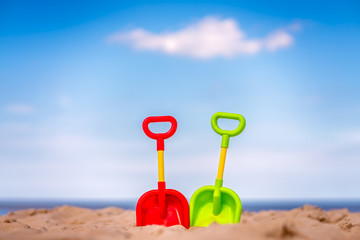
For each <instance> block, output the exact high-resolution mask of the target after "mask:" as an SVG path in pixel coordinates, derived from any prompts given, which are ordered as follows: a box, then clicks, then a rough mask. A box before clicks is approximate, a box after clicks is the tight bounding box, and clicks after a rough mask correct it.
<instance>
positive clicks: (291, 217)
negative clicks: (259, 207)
mask: <svg viewBox="0 0 360 240" xmlns="http://www.w3.org/2000/svg"><path fill="white" fill-rule="evenodd" d="M0 239H59V240H60V239H62V240H66V239H79V240H80V239H84V240H85V239H86V240H91V239H94V240H96V239H101V240H103V239H104V240H105V239H109V240H110V239H111V240H116V239H164V240H169V239H172V240H182V239H206V240H212V239H221V240H226V239H250V240H258V239H304V240H305V239H306V240H309V239H327V240H330V239H342V240H346V239H357V240H359V239H360V213H351V212H349V211H348V210H347V209H342V210H331V211H323V210H322V209H320V208H317V207H313V206H307V205H305V206H303V207H301V208H297V209H293V210H291V211H262V212H258V213H253V212H243V214H242V218H241V223H240V224H229V225H218V224H212V225H210V226H209V227H206V228H201V227H194V228H190V229H189V230H187V229H185V228H183V227H182V226H173V227H169V228H166V227H162V226H146V227H136V226H135V212H134V211H126V210H123V209H120V208H114V207H109V208H105V209H100V210H90V209H85V208H78V207H71V206H62V207H57V208H55V209H53V210H48V209H37V210H35V209H28V210H22V211H17V212H10V213H9V214H7V215H6V216H0Z"/></svg>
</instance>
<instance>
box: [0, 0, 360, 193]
mask: <svg viewBox="0 0 360 240" xmlns="http://www.w3.org/2000/svg"><path fill="white" fill-rule="evenodd" d="M359 10H360V5H359V3H356V2H355V1H330V2H329V1H317V2H314V1H301V2H298V3H289V2H288V1H275V2H272V3H269V2H267V1H247V2H246V1H241V2H240V1H236V2H235V1H207V2H205V1H202V2H192V1H174V2H172V3H166V2H149V1H143V2H141V1H90V2H87V3H86V4H85V3H81V2H76V3H74V2H72V1H51V2H48V1H32V2H30V1H2V2H1V3H0V164H1V167H0V197H29V198H91V199H97V198H106V199H115V198H116V199H119V198H137V197H139V196H140V195H141V194H142V193H144V192H145V191H147V190H150V189H152V188H155V187H156V181H157V166H156V163H157V161H156V156H157V155H156V143H155V141H153V140H151V139H149V138H147V137H146V136H145V134H144V133H143V132H142V128H141V123H142V121H143V119H144V118H145V117H147V116H151V115H172V116H174V117H175V118H176V119H177V120H178V131H177V132H176V133H175V135H174V136H173V137H172V138H170V139H168V140H166V141H165V149H166V152H165V178H166V181H167V185H168V187H170V188H175V189H177V190H180V191H181V192H183V193H184V194H185V196H186V197H188V198H190V196H191V194H192V193H193V192H194V191H195V190H196V189H197V188H198V187H201V186H203V185H208V184H213V183H214V180H215V178H216V171H217V165H218V156H219V153H220V142H221V137H220V136H218V135H216V134H215V133H214V132H213V130H212V129H211V126H210V118H211V116H212V114H213V113H215V112H218V111H225V112H235V113H240V114H242V115H243V116H244V117H245V118H246V120H247V126H246V128H245V130H244V132H243V133H242V134H241V135H239V136H238V137H236V138H232V139H231V140H230V147H229V150H228V158H227V162H226V167H225V174H224V186H227V187H230V188H232V189H234V190H235V191H236V192H237V193H238V194H239V196H240V198H323V197H324V198H326V197H334V198H335V197H360V192H359V190H357V189H356V188H355V187H354V186H355V185H356V184H357V183H358V182H360V174H359V170H360V161H359V159H360V123H359V118H360V94H359V92H360V81H359V79H360V64H359V63H360V57H359V56H360V47H359V43H358V42H359V39H360V16H359V14H358V13H359ZM220 124H221V126H222V127H224V128H234V127H235V126H236V123H234V122H231V121H222V122H220ZM153 127H154V128H153V129H155V130H158V131H161V130H166V129H167V127H168V126H167V125H165V124H164V125H160V126H153Z"/></svg>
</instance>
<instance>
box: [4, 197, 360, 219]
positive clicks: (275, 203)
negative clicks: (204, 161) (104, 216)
mask: <svg viewBox="0 0 360 240" xmlns="http://www.w3.org/2000/svg"><path fill="white" fill-rule="evenodd" d="M136 202H137V199H126V200H85V199H81V200H79V199H72V200H71V199H58V200H55V199H0V215H6V214H8V213H9V212H13V211H18V210H23V209H29V208H35V209H40V208H46V209H53V208H55V207H57V206H62V205H69V206H76V207H83V208H89V209H101V208H106V207H119V208H123V209H127V210H135V208H136ZM241 202H242V207H243V209H242V211H243V212H244V211H250V212H259V211H266V210H291V209H294V208H298V207H301V206H304V205H313V206H317V207H320V208H322V209H324V210H331V209H343V208H347V209H348V210H349V211H350V212H360V199H355V198H353V199H352V198H351V199H350V198H349V199H333V198H332V199H244V200H242V201H241Z"/></svg>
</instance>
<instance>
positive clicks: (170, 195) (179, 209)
mask: <svg viewBox="0 0 360 240" xmlns="http://www.w3.org/2000/svg"><path fill="white" fill-rule="evenodd" d="M158 186H159V189H154V190H150V191H148V192H146V193H144V194H143V195H142V196H141V197H140V199H139V201H138V202H137V205H136V225H137V226H146V225H154V224H155V225H164V226H167V227H168V226H173V225H183V226H184V227H185V228H189V227H190V220H189V204H188V201H187V200H186V198H185V197H184V195H182V194H181V193H180V192H178V191H176V190H174V189H165V182H158Z"/></svg>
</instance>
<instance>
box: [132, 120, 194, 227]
mask: <svg viewBox="0 0 360 240" xmlns="http://www.w3.org/2000/svg"><path fill="white" fill-rule="evenodd" d="M154 122H170V123H171V127H170V130H169V131H168V132H166V133H153V132H151V131H150V130H149V123H154ZM176 128H177V122H176V120H175V118H173V117H171V116H157V117H148V118H146V119H145V120H144V122H143V129H144V132H145V134H146V135H147V136H148V137H150V138H152V139H156V141H157V151H158V168H159V182H158V189H155V190H150V191H148V192H146V193H144V194H143V195H142V196H141V197H140V199H139V201H138V202H137V205H136V225H137V226H145V225H153V224H155V225H164V226H172V225H183V226H184V227H185V228H189V225H190V223H189V204H188V202H187V200H186V198H185V197H184V195H182V194H181V193H180V192H178V191H176V190H174V189H166V188H165V178H164V139H167V138H169V137H171V136H172V135H173V134H174V133H175V131H176Z"/></svg>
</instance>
